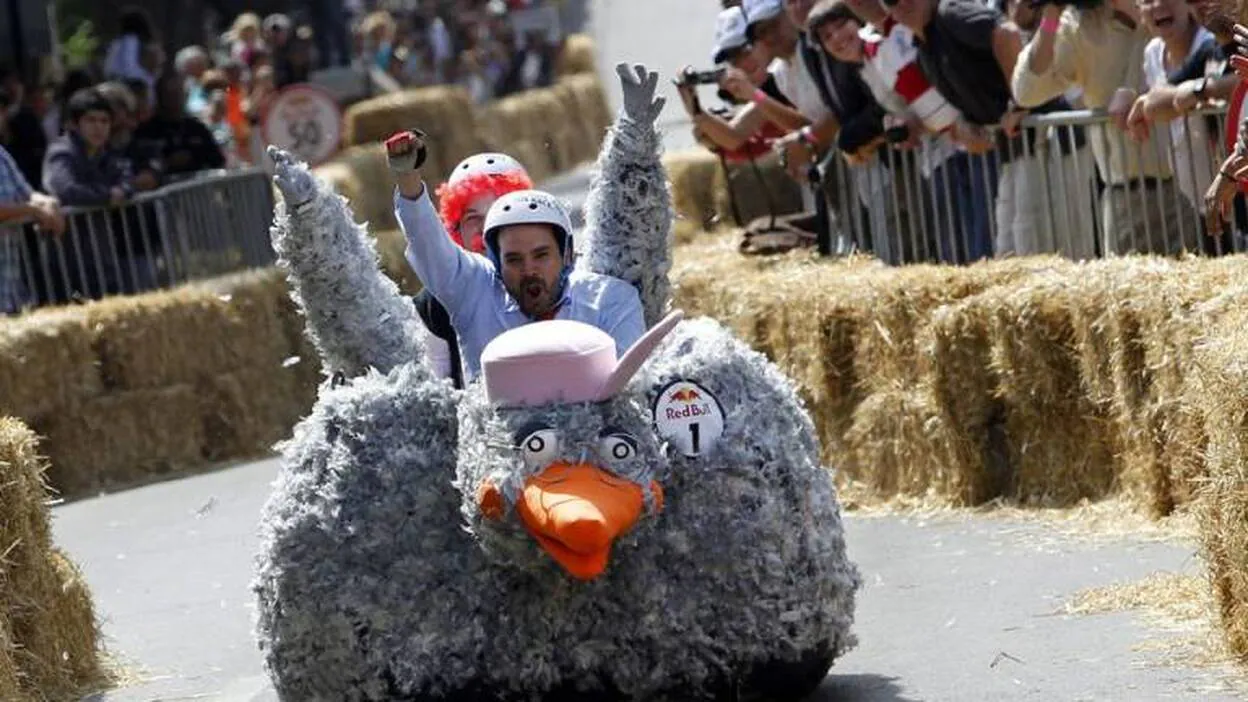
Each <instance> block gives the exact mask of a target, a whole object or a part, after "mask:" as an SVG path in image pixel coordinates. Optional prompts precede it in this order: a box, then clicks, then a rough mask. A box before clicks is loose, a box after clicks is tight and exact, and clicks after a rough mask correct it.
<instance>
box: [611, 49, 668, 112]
mask: <svg viewBox="0 0 1248 702" xmlns="http://www.w3.org/2000/svg"><path fill="white" fill-rule="evenodd" d="M615 72H616V73H618V74H620V87H622V88H623V89H624V114H625V115H626V116H627V117H628V118H629V119H630V120H632V121H633V122H634V123H637V124H654V121H655V120H656V119H658V118H659V113H660V112H662V111H663V105H664V103H666V102H667V98H665V97H657V98H656V97H655V96H654V89H655V88H656V87H657V86H658V84H659V74H658V73H656V72H654V71H650V70H647V69H646V67H645V66H643V65H642V64H640V63H639V64H637V65H636V66H634V67H633V68H632V70H630V69H629V67H628V64H624V63H621V64H619V65H617V66H616V67H615Z"/></svg>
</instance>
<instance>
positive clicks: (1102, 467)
mask: <svg viewBox="0 0 1248 702" xmlns="http://www.w3.org/2000/svg"><path fill="white" fill-rule="evenodd" d="M1078 281H1079V277H1078V275H1077V274H1076V275H1074V276H1066V275H1061V274H1057V273H1054V274H1045V275H1041V276H1038V277H1037V278H1036V279H1034V280H1030V281H1028V282H1026V283H1024V284H1022V285H1019V286H1017V287H1013V288H998V289H997V292H998V293H999V297H998V300H997V301H996V306H995V310H994V314H993V326H992V337H993V354H992V366H993V370H994V371H995V372H996V374H997V376H998V377H999V379H1000V382H999V385H998V396H999V397H1000V398H1001V400H1002V402H1003V406H1004V409H1005V431H1006V444H1007V450H1008V454H1009V464H1010V471H1011V479H1012V483H1013V487H1012V490H1011V494H1012V497H1014V498H1015V499H1017V500H1018V501H1020V502H1022V503H1027V504H1041V505H1063V506H1064V505H1071V504H1075V503H1078V502H1079V501H1080V500H1083V499H1100V498H1102V497H1105V496H1107V495H1109V494H1110V493H1111V492H1112V491H1113V489H1114V488H1115V487H1117V485H1118V476H1117V475H1116V474H1115V467H1116V464H1115V462H1114V460H1113V455H1114V445H1113V433H1112V431H1111V430H1110V428H1109V426H1108V422H1107V417H1106V415H1105V414H1104V412H1103V410H1102V408H1100V407H1098V406H1097V405H1096V404H1095V403H1093V402H1092V401H1091V400H1090V399H1089V397H1088V396H1087V394H1086V393H1084V392H1083V387H1082V385H1081V377H1080V371H1081V365H1080V359H1079V351H1078V349H1077V347H1076V343H1075V332H1074V321H1073V314H1072V312H1071V310H1072V309H1073V308H1074V307H1075V306H1076V305H1077V304H1079V303H1078V297H1079V296H1080V295H1081V294H1082V293H1083V291H1082V290H1081V289H1080V287H1079V286H1078V285H1077V283H1078Z"/></svg>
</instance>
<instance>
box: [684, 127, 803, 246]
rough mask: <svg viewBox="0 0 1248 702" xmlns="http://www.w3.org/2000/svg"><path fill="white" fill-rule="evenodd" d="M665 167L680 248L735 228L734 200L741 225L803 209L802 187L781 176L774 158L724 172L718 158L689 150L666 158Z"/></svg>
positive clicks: (785, 176) (698, 149) (706, 152)
mask: <svg viewBox="0 0 1248 702" xmlns="http://www.w3.org/2000/svg"><path fill="white" fill-rule="evenodd" d="M663 166H664V168H665V169H666V170H667V177H668V179H669V180H670V181H671V183H672V206H673V208H674V209H675V210H676V216H677V221H676V227H675V235H676V242H677V243H678V244H683V243H687V242H690V241H692V240H693V239H694V238H696V237H697V236H698V235H699V234H700V233H701V232H704V231H712V230H715V229H716V228H718V227H719V226H720V225H721V224H725V225H728V226H733V225H734V224H736V222H734V221H733V220H734V214H733V199H735V204H736V208H737V214H739V215H740V216H741V224H748V223H749V222H751V221H753V220H754V219H756V218H758V217H763V216H769V215H771V214H773V213H774V214H776V215H778V216H782V215H787V214H794V213H797V212H800V211H801V210H802V193H801V186H800V185H798V184H797V183H796V182H795V181H794V180H793V179H792V178H790V177H789V176H788V174H787V173H785V171H784V169H783V168H781V167H780V162H779V159H778V158H777V157H776V156H774V155H769V156H766V157H764V158H761V159H759V160H758V162H757V163H755V164H749V163H746V164H734V165H732V166H730V167H729V168H728V170H727V171H726V172H725V170H724V168H723V166H722V165H721V164H720V160H719V157H717V156H716V155H715V154H713V153H711V152H710V151H707V150H706V149H703V148H693V149H685V150H683V151H677V152H674V153H670V154H667V155H665V156H664V157H663ZM730 188H731V193H730V190H729V189H730Z"/></svg>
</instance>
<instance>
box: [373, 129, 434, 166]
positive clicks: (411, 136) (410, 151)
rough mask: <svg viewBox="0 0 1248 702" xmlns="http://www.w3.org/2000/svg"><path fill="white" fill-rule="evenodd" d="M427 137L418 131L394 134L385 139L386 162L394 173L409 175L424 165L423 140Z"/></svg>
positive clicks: (425, 152)
mask: <svg viewBox="0 0 1248 702" xmlns="http://www.w3.org/2000/svg"><path fill="white" fill-rule="evenodd" d="M428 138H429V137H428V136H427V135H426V134H425V133H424V132H422V131H420V130H419V129H409V130H407V131H403V132H396V133H395V134H392V135H390V138H389V139H386V141H385V142H384V143H385V146H386V160H387V162H388V163H389V164H390V170H392V171H394V172H395V173H399V174H403V173H411V172H412V171H415V170H418V169H419V168H420V167H421V166H423V165H425V158H426V157H427V156H428V150H427V149H426V143H425V140H426V139H428Z"/></svg>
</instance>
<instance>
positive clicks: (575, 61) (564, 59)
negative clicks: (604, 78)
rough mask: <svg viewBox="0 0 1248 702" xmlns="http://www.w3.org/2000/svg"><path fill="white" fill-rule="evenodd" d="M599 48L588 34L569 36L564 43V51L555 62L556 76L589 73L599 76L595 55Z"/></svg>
mask: <svg viewBox="0 0 1248 702" xmlns="http://www.w3.org/2000/svg"><path fill="white" fill-rule="evenodd" d="M596 54H597V46H596V45H595V44H594V40H593V38H592V37H590V36H589V35H588V34H569V35H568V36H567V38H566V39H564V41H563V50H562V51H560V52H559V58H558V59H556V60H555V74H556V75H559V76H566V75H575V74H578V73H588V74H591V75H597V73H598V67H597V61H596V60H595V55H596Z"/></svg>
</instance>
